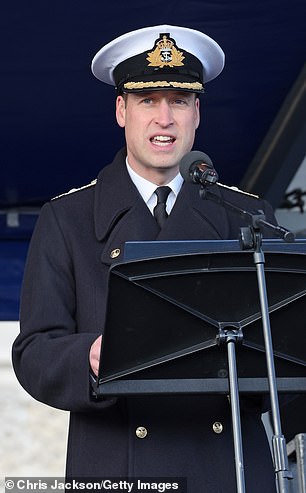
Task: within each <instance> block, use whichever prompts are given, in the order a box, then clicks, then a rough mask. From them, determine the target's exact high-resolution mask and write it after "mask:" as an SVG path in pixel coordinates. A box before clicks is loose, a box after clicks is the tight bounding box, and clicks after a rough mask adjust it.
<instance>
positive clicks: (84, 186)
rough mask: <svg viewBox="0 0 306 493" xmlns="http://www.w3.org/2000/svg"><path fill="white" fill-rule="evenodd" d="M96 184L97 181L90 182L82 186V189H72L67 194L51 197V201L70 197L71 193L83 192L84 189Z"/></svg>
mask: <svg viewBox="0 0 306 493" xmlns="http://www.w3.org/2000/svg"><path fill="white" fill-rule="evenodd" d="M96 183H97V179H95V180H92V181H91V182H90V183H87V185H83V186H82V187H79V188H72V189H71V190H69V191H68V192H64V193H61V194H60V195H56V197H52V199H51V200H56V199H59V198H61V197H65V196H66V195H70V194H71V193H75V192H79V191H80V190H84V189H85V188H89V187H92V186H93V185H96Z"/></svg>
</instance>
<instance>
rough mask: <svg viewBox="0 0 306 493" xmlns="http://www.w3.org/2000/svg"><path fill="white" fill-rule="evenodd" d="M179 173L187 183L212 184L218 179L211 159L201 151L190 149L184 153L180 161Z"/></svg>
mask: <svg viewBox="0 0 306 493" xmlns="http://www.w3.org/2000/svg"><path fill="white" fill-rule="evenodd" d="M180 173H181V175H182V177H183V178H184V180H185V181H187V182H189V183H200V184H201V185H213V184H214V183H216V182H217V181H218V173H217V172H216V170H215V168H214V166H213V163H212V160H211V159H210V157H209V156H207V154H205V152H201V151H190V152H188V153H187V154H185V156H184V157H183V158H182V160H181V163H180Z"/></svg>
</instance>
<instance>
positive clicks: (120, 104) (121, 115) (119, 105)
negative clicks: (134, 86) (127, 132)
mask: <svg viewBox="0 0 306 493" xmlns="http://www.w3.org/2000/svg"><path fill="white" fill-rule="evenodd" d="M125 104H126V103H125V100H124V98H123V96H117V99H116V119H117V123H118V125H119V127H122V128H123V127H125V109H126V108H125Z"/></svg>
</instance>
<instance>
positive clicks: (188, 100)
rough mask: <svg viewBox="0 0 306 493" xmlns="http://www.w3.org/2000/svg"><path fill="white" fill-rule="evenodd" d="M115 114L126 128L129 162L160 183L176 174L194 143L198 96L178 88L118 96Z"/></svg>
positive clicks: (147, 176)
mask: <svg viewBox="0 0 306 493" xmlns="http://www.w3.org/2000/svg"><path fill="white" fill-rule="evenodd" d="M116 117H117V122H118V124H119V125H120V126H121V127H124V128H125V137H126V144H127V151H128V160H129V164H130V166H131V167H132V168H133V169H134V171H136V172H137V173H138V174H140V175H141V176H143V177H144V178H147V179H148V180H150V181H153V182H155V183H157V184H160V183H161V182H162V181H163V179H162V177H164V178H165V181H167V180H170V179H172V178H173V177H174V176H175V175H176V174H177V172H178V168H179V163H180V161H181V159H182V157H183V156H184V155H185V154H186V153H187V152H189V151H190V150H191V148H192V146H193V142H194V137H195V131H196V129H197V127H198V125H199V121H200V115H199V99H198V98H196V97H195V94H193V93H187V92H179V91H152V92H146V93H138V94H128V95H126V96H125V97H123V96H118V98H117V101H116ZM157 177H160V180H157ZM158 182H159V183H158Z"/></svg>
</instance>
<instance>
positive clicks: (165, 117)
mask: <svg viewBox="0 0 306 493" xmlns="http://www.w3.org/2000/svg"><path fill="white" fill-rule="evenodd" d="M156 123H158V124H159V125H160V126H161V127H168V126H169V125H172V123H173V111H172V108H171V105H170V103H169V102H168V101H165V100H162V101H160V103H159V105H158V107H157V112H156Z"/></svg>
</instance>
